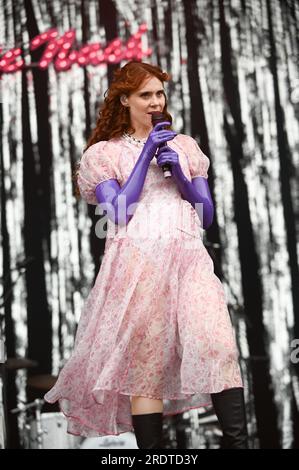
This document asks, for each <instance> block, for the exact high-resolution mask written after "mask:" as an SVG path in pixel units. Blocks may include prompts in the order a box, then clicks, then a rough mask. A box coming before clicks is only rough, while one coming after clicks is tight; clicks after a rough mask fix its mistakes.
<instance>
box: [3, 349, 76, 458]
mask: <svg viewBox="0 0 299 470" xmlns="http://www.w3.org/2000/svg"><path fill="white" fill-rule="evenodd" d="M37 365H38V363H37V362H36V361H33V360H31V359H27V358H8V359H6V361H5V363H4V364H2V367H3V371H4V372H3V375H4V374H5V373H7V372H9V371H17V370H19V369H31V368H34V367H37ZM56 380H57V377H56V376H54V375H48V374H43V375H33V376H31V377H29V378H28V380H27V389H28V390H31V391H32V390H33V391H34V394H35V395H37V396H39V397H41V396H43V395H44V394H45V393H46V392H47V391H48V390H50V389H51V388H52V387H53V386H54V384H55V382H56ZM0 383H1V385H2V382H0ZM1 388H2V387H1ZM0 396H1V400H0V405H1V406H0V424H1V427H0V448H5V447H6V445H5V444H6V442H5V441H6V437H7V427H9V425H7V422H8V423H9V416H8V419H5V416H7V415H8V414H9V415H10V416H11V415H15V416H17V417H18V428H19V435H20V441H21V442H20V445H21V447H22V448H24V449H78V448H80V444H81V442H82V440H83V439H82V438H81V437H78V436H72V435H71V434H68V433H67V419H66V417H65V416H64V414H63V413H61V412H56V411H55V412H43V409H44V408H45V405H46V402H45V400H44V399H43V398H35V399H34V400H33V401H31V402H29V403H23V402H19V403H18V405H17V407H16V408H13V409H11V410H10V411H9V412H8V413H7V412H6V413H5V410H4V400H3V401H2V396H3V395H2V393H1V389H0ZM1 436H2V439H1Z"/></svg>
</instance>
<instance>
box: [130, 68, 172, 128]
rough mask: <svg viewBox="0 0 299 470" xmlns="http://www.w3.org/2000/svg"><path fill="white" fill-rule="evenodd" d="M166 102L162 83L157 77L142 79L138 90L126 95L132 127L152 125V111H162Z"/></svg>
mask: <svg viewBox="0 0 299 470" xmlns="http://www.w3.org/2000/svg"><path fill="white" fill-rule="evenodd" d="M165 104H166V98H165V91H164V88H163V83H162V82H161V81H160V80H159V79H158V78H157V77H150V78H149V79H146V80H144V82H143V83H142V84H141V85H140V87H139V88H138V90H136V91H134V92H133V93H131V94H130V96H129V97H128V105H129V107H130V108H129V110H130V118H131V124H132V126H133V127H136V126H137V127H139V126H142V127H143V126H145V127H152V117H151V114H149V113H151V112H152V111H159V112H163V110H164V107H165Z"/></svg>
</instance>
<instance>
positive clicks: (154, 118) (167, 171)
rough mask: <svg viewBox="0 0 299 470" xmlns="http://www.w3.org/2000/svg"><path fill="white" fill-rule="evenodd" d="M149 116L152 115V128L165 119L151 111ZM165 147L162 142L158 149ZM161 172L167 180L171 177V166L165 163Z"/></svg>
mask: <svg viewBox="0 0 299 470" xmlns="http://www.w3.org/2000/svg"><path fill="white" fill-rule="evenodd" d="M151 115H152V125H153V127H154V126H155V125H156V124H158V122H163V121H165V119H166V117H165V116H164V114H163V113H160V112H159V111H153V112H152V113H151ZM165 146H166V142H163V144H161V145H159V148H161V147H165ZM162 170H163V173H164V178H169V177H170V176H172V173H171V165H169V164H168V163H165V164H164V165H162Z"/></svg>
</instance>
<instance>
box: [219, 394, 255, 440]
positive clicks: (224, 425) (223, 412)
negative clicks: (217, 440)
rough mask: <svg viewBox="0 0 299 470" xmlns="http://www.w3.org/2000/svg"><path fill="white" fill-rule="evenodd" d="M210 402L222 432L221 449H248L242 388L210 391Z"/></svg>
mask: <svg viewBox="0 0 299 470" xmlns="http://www.w3.org/2000/svg"><path fill="white" fill-rule="evenodd" d="M211 398H212V403H213V406H214V410H215V413H216V416H217V418H218V421H219V424H220V427H221V429H222V432H223V438H222V444H221V448H222V449H248V434H247V423H246V411H245V402H244V390H243V388H230V389H227V390H223V391H222V392H220V393H211Z"/></svg>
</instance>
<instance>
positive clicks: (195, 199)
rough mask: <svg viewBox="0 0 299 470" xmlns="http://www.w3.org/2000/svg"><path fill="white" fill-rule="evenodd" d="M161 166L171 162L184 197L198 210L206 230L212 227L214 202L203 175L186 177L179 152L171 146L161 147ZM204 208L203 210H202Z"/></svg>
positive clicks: (158, 159) (158, 158)
mask: <svg viewBox="0 0 299 470" xmlns="http://www.w3.org/2000/svg"><path fill="white" fill-rule="evenodd" d="M157 163H158V165H159V166H162V165H164V164H165V163H170V164H171V170H172V177H173V178H174V179H175V182H176V184H177V186H178V188H179V191H180V193H181V195H182V197H183V198H184V199H186V200H187V201H188V202H190V204H191V205H192V207H194V209H195V210H196V212H197V214H198V216H199V218H200V219H201V218H202V219H203V220H201V222H202V227H203V228H204V229H205V230H206V229H207V228H209V227H210V225H211V224H212V222H213V217H214V204H213V200H212V196H211V192H210V188H209V184H208V180H207V179H206V178H204V177H203V176H197V177H195V178H192V182H190V181H189V180H188V178H186V176H185V175H184V173H183V170H182V168H181V165H180V162H179V156H178V154H177V153H176V152H175V151H174V150H173V149H171V148H170V147H167V146H165V147H161V148H160V150H159V151H158V155H157ZM201 208H202V210H201Z"/></svg>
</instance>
